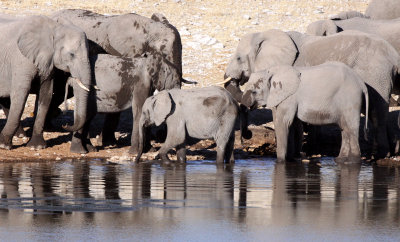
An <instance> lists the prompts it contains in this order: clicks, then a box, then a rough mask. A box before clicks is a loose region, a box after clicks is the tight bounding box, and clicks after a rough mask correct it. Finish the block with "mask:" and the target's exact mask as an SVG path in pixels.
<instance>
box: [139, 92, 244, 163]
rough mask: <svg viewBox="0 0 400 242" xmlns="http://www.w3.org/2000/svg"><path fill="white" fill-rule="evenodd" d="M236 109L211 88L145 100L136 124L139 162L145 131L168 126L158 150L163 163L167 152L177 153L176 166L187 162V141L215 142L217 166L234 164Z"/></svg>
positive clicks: (226, 95) (225, 94) (226, 96)
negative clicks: (137, 127) (190, 139)
mask: <svg viewBox="0 0 400 242" xmlns="http://www.w3.org/2000/svg"><path fill="white" fill-rule="evenodd" d="M238 116H239V106H238V104H237V102H236V101H235V100H234V99H233V98H232V96H231V95H230V94H229V93H228V92H227V91H226V90H225V89H223V88H221V87H216V86H211V87H205V88H192V89H185V90H183V89H172V90H169V91H162V92H160V93H158V94H157V95H155V96H152V97H149V98H148V99H146V101H145V103H144V105H143V109H142V115H141V117H140V121H139V153H138V156H137V157H136V162H137V161H139V160H140V157H141V155H142V151H143V143H144V140H145V138H146V137H145V135H144V132H143V131H144V128H145V127H146V126H149V125H153V124H155V125H157V126H158V125H160V124H162V123H164V122H165V123H166V125H167V130H168V134H167V139H166V140H165V143H164V144H163V145H162V146H161V148H160V150H159V156H160V157H161V159H162V160H163V161H164V162H167V163H168V162H170V159H169V158H168V155H167V153H168V151H169V150H170V149H172V148H176V149H177V152H176V153H177V158H178V161H179V162H185V161H186V147H185V146H186V144H185V141H186V137H187V136H190V137H192V138H196V139H211V138H212V139H214V140H215V142H216V145H217V163H218V164H222V163H223V162H224V161H225V162H234V157H233V146H234V142H235V134H234V130H235V122H236V119H237V117H238Z"/></svg>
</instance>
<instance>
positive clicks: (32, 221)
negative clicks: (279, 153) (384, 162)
mask: <svg viewBox="0 0 400 242" xmlns="http://www.w3.org/2000/svg"><path fill="white" fill-rule="evenodd" d="M0 194H1V199H0V238H1V241H15V240H16V241H26V240H28V241H44V240H46V241H48V240H51V241H88V240H95V241H121V240H122V241H138V240H140V241H156V240H163V241H165V240H167V241H171V240H173V241H175V240H177V241H232V240H240V241H255V240H257V241H259V240H262V241H266V240H267V241H282V240H289V241H314V240H324V241H338V240H345V241H350V240H351V241H353V240H363V241H376V240H393V241H398V240H399V236H400V174H399V168H386V167H377V166H371V165H362V166H338V165H336V164H335V163H334V162H333V161H332V159H322V160H321V161H318V162H311V163H309V164H302V163H294V164H292V163H291V164H286V165H285V164H275V162H274V161H273V160H272V159H264V160H239V161H237V162H236V164H235V165H234V166H226V167H221V168H218V167H217V166H216V165H215V162H211V161H193V162H192V161H190V162H188V163H187V164H186V165H185V164H184V165H176V166H163V165H162V164H161V163H151V164H139V165H134V164H130V163H126V164H113V163H106V162H102V161H98V160H95V161H87V162H48V163H15V164H0Z"/></svg>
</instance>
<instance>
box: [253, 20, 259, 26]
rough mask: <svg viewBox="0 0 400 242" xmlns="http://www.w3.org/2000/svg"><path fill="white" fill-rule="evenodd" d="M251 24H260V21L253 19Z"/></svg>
mask: <svg viewBox="0 0 400 242" xmlns="http://www.w3.org/2000/svg"><path fill="white" fill-rule="evenodd" d="M251 24H252V25H258V24H259V23H258V21H252V22H251Z"/></svg>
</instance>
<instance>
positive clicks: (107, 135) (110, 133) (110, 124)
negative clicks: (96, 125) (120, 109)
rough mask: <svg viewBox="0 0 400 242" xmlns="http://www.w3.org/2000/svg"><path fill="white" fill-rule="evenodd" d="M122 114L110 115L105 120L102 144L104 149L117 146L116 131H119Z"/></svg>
mask: <svg viewBox="0 0 400 242" xmlns="http://www.w3.org/2000/svg"><path fill="white" fill-rule="evenodd" d="M120 116H121V113H108V114H106V116H105V118H104V124H103V130H102V131H101V135H100V136H101V143H102V145H103V146H104V147H113V146H115V145H116V144H117V140H116V139H115V130H117V127H118V123H119V118H120Z"/></svg>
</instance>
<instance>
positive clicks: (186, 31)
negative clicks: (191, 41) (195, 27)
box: [179, 27, 191, 36]
mask: <svg viewBox="0 0 400 242" xmlns="http://www.w3.org/2000/svg"><path fill="white" fill-rule="evenodd" d="M179 34H180V35H181V36H188V35H191V33H190V32H189V29H188V28H186V27H183V28H182V29H181V30H180V31H179Z"/></svg>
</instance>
